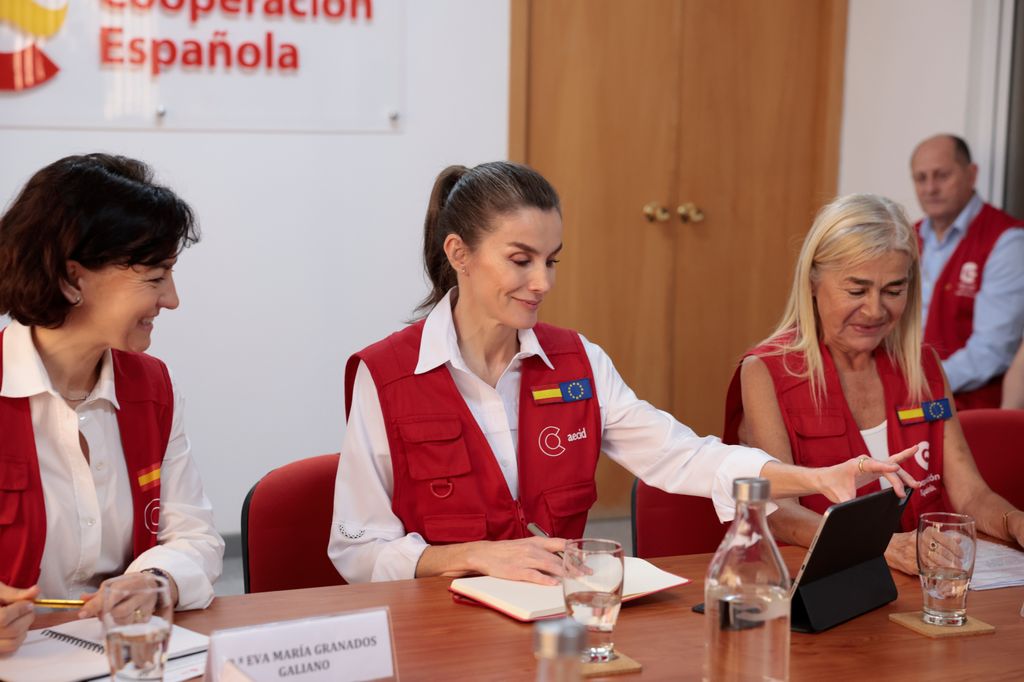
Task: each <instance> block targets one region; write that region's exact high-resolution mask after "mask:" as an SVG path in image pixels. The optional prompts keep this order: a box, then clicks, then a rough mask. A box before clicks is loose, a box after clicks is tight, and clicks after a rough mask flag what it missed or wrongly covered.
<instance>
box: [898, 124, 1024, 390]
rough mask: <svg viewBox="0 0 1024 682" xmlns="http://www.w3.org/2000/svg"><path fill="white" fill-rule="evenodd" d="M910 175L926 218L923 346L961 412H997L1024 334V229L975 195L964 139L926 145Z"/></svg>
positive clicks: (922, 229) (944, 138)
mask: <svg viewBox="0 0 1024 682" xmlns="http://www.w3.org/2000/svg"><path fill="white" fill-rule="evenodd" d="M910 169H911V174H912V177H913V180H914V189H915V190H916V191H917V199H918V201H919V202H920V203H921V210H923V211H924V214H925V218H924V219H923V220H922V221H921V222H919V223H918V224H917V226H916V227H917V231H918V236H919V239H920V245H921V279H922V282H921V285H922V287H921V293H922V311H921V312H922V315H923V320H924V340H925V342H926V343H928V344H930V345H932V346H934V347H935V349H936V350H937V351H938V353H939V357H940V358H942V361H943V362H942V365H943V369H945V371H946V376H947V377H948V378H949V384H950V388H951V389H952V390H953V393H954V395H955V397H956V403H957V407H958V408H959V409H970V408H976V407H999V404H1000V399H1001V394H1002V381H1003V374H1004V373H1005V372H1006V369H1007V367H1009V366H1010V361H1011V360H1012V359H1013V355H1014V353H1015V352H1016V350H1017V348H1018V346H1019V345H1020V343H1021V334H1022V331H1024V227H1022V225H1024V223H1022V221H1020V220H1018V219H1016V218H1014V217H1013V216H1011V215H1009V214H1007V213H1004V212H1002V211H1000V210H999V209H997V208H995V207H994V206H992V205H991V204H987V203H985V202H984V201H982V199H981V197H979V196H978V194H977V192H975V191H974V184H975V180H976V179H977V176H978V166H977V165H976V164H975V163H973V162H972V161H971V152H970V150H969V149H968V147H967V143H966V142H964V141H963V140H962V139H961V138H959V137H956V136H954V135H936V136H934V137H930V138H928V139H926V140H924V141H923V142H921V143H920V144H919V145H918V146H917V148H916V149H915V150H914V153H913V155H912V156H911V159H910Z"/></svg>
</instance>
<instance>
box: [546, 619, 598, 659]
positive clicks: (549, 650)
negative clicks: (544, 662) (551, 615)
mask: <svg viewBox="0 0 1024 682" xmlns="http://www.w3.org/2000/svg"><path fill="white" fill-rule="evenodd" d="M586 641H587V629H586V628H585V627H583V626H582V625H580V624H579V623H577V622H576V621H574V620H573V619H571V618H561V619H559V620H542V621H540V622H539V623H537V625H536V626H535V627H534V629H533V652H534V654H536V656H537V657H538V658H558V657H559V656H579V655H580V653H582V651H583V648H584V646H586Z"/></svg>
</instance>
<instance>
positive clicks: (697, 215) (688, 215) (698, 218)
mask: <svg viewBox="0 0 1024 682" xmlns="http://www.w3.org/2000/svg"><path fill="white" fill-rule="evenodd" d="M676 212H677V213H678V214H679V220H681V221H682V222H684V223H699V222H703V220H704V211H702V210H700V208H698V207H697V204H695V203H693V202H692V201H688V202H686V203H685V204H679V206H678V207H677V208H676Z"/></svg>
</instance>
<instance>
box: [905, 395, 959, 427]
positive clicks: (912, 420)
mask: <svg viewBox="0 0 1024 682" xmlns="http://www.w3.org/2000/svg"><path fill="white" fill-rule="evenodd" d="M896 416H897V417H899V420H900V424H920V423H921V422H934V421H939V420H940V419H949V418H950V417H952V416H953V409H952V408H951V407H950V406H949V398H940V399H939V400H932V401H931V402H925V403H921V404H920V405H918V406H917V407H897V408H896Z"/></svg>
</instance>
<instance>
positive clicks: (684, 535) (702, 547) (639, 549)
mask: <svg viewBox="0 0 1024 682" xmlns="http://www.w3.org/2000/svg"><path fill="white" fill-rule="evenodd" d="M632 506H633V555H634V556H638V557H642V558H645V559H646V558H649V557H657V556H674V555H676V554H705V553H707V552H714V551H715V550H716V549H718V545H719V544H721V542H722V538H723V537H725V533H726V531H728V530H729V524H727V523H720V522H719V521H718V514H716V513H715V506H714V505H713V504H712V503H711V500H709V499H707V498H704V497H693V496H691V495H673V494H671V493H666V492H665V491H663V490H658V489H657V488H652V487H651V486H649V485H647V484H646V483H644V482H643V481H640V480H636V481H634V482H633V500H632Z"/></svg>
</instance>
